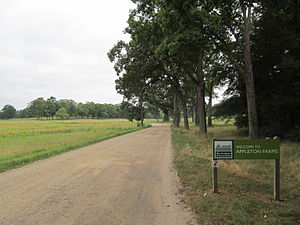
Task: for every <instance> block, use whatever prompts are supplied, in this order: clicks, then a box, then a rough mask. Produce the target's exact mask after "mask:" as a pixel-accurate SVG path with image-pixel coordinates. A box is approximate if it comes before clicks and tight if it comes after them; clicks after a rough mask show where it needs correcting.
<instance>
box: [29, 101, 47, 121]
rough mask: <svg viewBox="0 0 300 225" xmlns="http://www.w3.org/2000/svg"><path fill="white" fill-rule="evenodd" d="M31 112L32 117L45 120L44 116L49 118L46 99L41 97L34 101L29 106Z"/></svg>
mask: <svg viewBox="0 0 300 225" xmlns="http://www.w3.org/2000/svg"><path fill="white" fill-rule="evenodd" d="M29 110H30V112H31V114H32V116H35V117H36V118H37V119H39V118H40V119H43V117H44V116H47V115H48V114H47V112H48V111H47V104H46V101H45V100H44V98H42V97H40V98H37V99H35V100H33V101H32V102H31V103H30V104H29Z"/></svg>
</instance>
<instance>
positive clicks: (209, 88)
mask: <svg viewBox="0 0 300 225" xmlns="http://www.w3.org/2000/svg"><path fill="white" fill-rule="evenodd" d="M213 87H214V79H213V78H211V79H210V84H209V87H208V95H209V96H208V97H209V98H208V105H207V126H208V127H212V115H211V109H212V96H213Z"/></svg>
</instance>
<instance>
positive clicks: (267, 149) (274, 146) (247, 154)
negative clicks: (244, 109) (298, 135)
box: [213, 139, 280, 160]
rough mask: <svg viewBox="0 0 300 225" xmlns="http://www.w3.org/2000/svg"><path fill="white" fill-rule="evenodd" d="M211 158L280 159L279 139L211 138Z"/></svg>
mask: <svg viewBox="0 0 300 225" xmlns="http://www.w3.org/2000/svg"><path fill="white" fill-rule="evenodd" d="M213 159H214V160H218V159H280V144H279V140H256V139H251V140H213Z"/></svg>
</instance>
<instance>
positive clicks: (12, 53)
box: [0, 0, 134, 109]
mask: <svg viewBox="0 0 300 225" xmlns="http://www.w3.org/2000/svg"><path fill="white" fill-rule="evenodd" d="M133 7H134V5H133V4H132V3H131V2H130V1H129V0H111V1H100V0H0V31H1V33H0V78H1V80H0V88H1V94H0V109H2V107H3V106H4V105H6V104H11V105H13V106H15V107H16V108H17V109H23V108H25V107H26V106H27V104H28V103H29V102H30V101H32V100H34V99H36V98H38V97H44V98H48V97H50V96H55V97H56V98H57V99H63V98H66V99H73V100H75V101H77V102H86V101H94V102H96V103H114V104H115V103H120V102H121V101H122V96H121V95H119V94H117V93H116V91H115V83H114V81H115V79H116V78H117V76H116V74H115V72H114V70H113V64H112V63H110V61H109V60H108V58H107V52H108V51H109V49H111V48H112V47H113V45H114V44H115V43H116V42H117V41H118V40H120V39H125V40H126V38H128V37H126V36H125V35H124V34H123V30H124V29H125V27H126V21H127V18H128V14H129V10H130V9H132V8H133Z"/></svg>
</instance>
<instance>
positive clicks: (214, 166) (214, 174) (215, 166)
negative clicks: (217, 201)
mask: <svg viewBox="0 0 300 225" xmlns="http://www.w3.org/2000/svg"><path fill="white" fill-rule="evenodd" d="M218 167H219V162H218V161H217V160H213V161H212V185H213V193H218Z"/></svg>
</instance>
